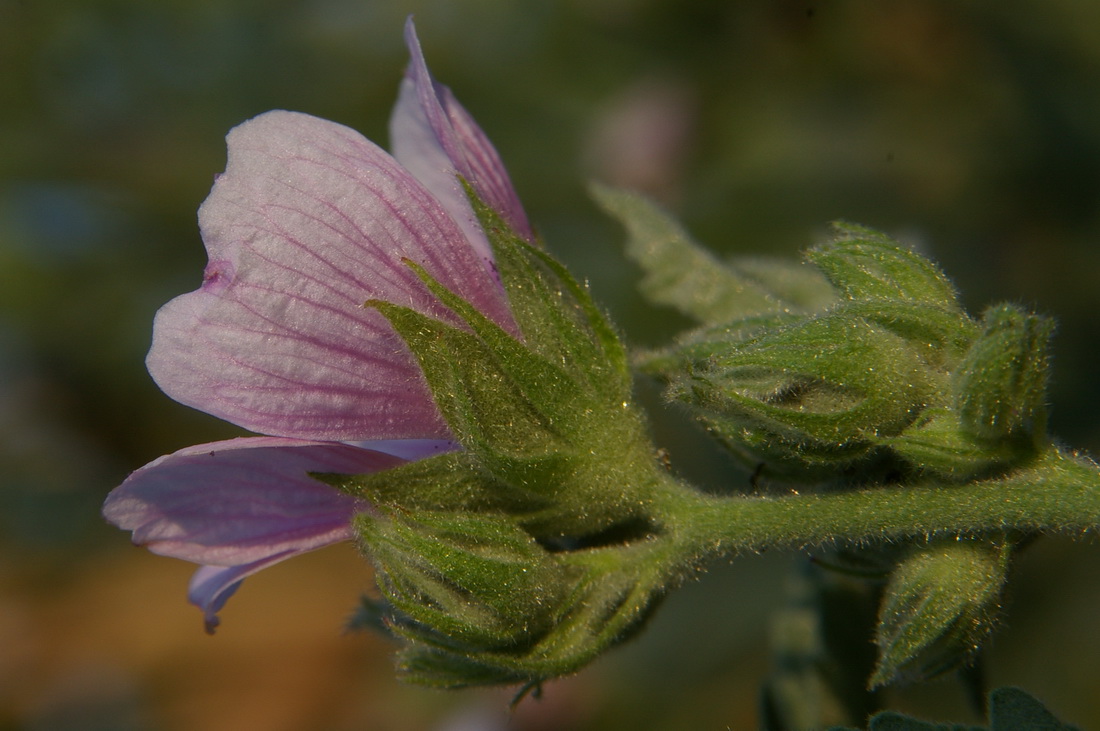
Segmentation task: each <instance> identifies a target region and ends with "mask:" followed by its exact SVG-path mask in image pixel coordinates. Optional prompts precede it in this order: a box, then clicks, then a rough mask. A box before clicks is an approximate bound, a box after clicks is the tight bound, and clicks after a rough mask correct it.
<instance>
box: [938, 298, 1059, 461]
mask: <svg viewBox="0 0 1100 731" xmlns="http://www.w3.org/2000/svg"><path fill="white" fill-rule="evenodd" d="M982 324H983V325H984V329H983V331H982V333H981V335H980V336H979V337H978V338H977V340H976V341H975V342H974V344H973V345H972V346H971V348H970V351H969V352H968V353H967V354H966V357H965V358H964V359H963V362H962V363H961V364H960V366H959V368H958V370H957V372H956V374H955V381H954V385H955V401H956V404H957V408H958V412H959V419H960V422H961V425H962V429H963V430H964V431H965V432H966V433H967V434H969V435H971V436H972V437H973V438H974V439H976V440H979V441H981V442H983V443H998V442H1006V441H1010V440H1011V441H1017V442H1024V443H1027V442H1034V441H1035V440H1038V439H1041V438H1042V437H1044V436H1045V432H1046V386H1047V377H1048V376H1047V374H1048V371H1049V368H1050V356H1049V353H1048V343H1049V341H1050V336H1051V334H1052V333H1053V330H1054V323H1053V321H1051V320H1050V319H1049V318H1046V317H1040V316H1039V315H1033V314H1029V313H1026V312H1024V311H1022V310H1021V309H1020V308H1018V307H1015V306H1013V305H1007V304H1005V305H997V306H995V307H991V308H990V309H988V310H987V311H986V312H985V315H984V317H983V318H982Z"/></svg>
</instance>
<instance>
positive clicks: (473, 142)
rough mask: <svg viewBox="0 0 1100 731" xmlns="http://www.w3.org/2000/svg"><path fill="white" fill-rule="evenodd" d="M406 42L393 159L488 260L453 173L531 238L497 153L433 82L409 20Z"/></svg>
mask: <svg viewBox="0 0 1100 731" xmlns="http://www.w3.org/2000/svg"><path fill="white" fill-rule="evenodd" d="M405 42H406V44H407V45H408V47H409V53H410V54H411V56H412V59H411V61H410V63H409V69H408V72H407V73H406V76H405V79H404V80H403V81H402V82H401V90H400V93H399V94H398V98H397V105H396V106H395V107H394V110H393V116H392V117H391V118H390V146H391V147H392V149H393V154H394V157H396V158H397V159H398V161H399V162H400V163H401V164H402V165H404V166H405V167H406V168H408V169H409V170H410V171H411V172H412V173H413V175H415V176H416V177H417V178H418V179H419V180H420V181H421V182H422V183H424V185H426V186H427V187H428V189H429V190H431V191H432V192H433V193H434V194H435V195H436V197H437V198H439V200H440V201H441V202H442V203H443V205H444V206H445V207H446V208H447V210H448V211H450V212H451V215H452V216H454V218H455V220H457V221H458V222H459V225H461V226H462V228H463V231H465V232H466V235H467V237H468V238H469V240H470V241H471V242H472V243H473V244H474V245H475V246H477V247H478V248H479V250H480V251H481V253H482V256H483V257H485V259H486V261H492V254H491V253H490V248H489V244H488V241H487V240H486V238H485V234H484V233H483V232H482V230H481V226H480V225H479V224H478V222H477V219H476V218H475V216H474V212H473V209H472V208H471V207H470V202H469V199H468V198H467V196H466V191H465V190H463V188H462V185H461V184H460V183H459V181H458V178H457V177H456V174H457V175H461V176H462V177H463V178H465V180H466V181H467V182H468V183H469V184H470V185H471V186H472V187H473V189H474V191H475V192H476V193H477V194H478V196H479V197H480V198H481V199H482V201H484V202H485V203H486V205H488V206H489V207H490V208H492V209H493V210H495V211H496V212H497V213H499V214H500V215H501V217H502V218H503V219H504V220H505V221H506V222H507V223H508V224H509V225H510V226H511V227H512V228H513V229H514V230H515V232H516V233H518V234H520V235H521V236H523V237H525V238H527V239H528V240H533V239H534V236H533V234H532V232H531V225H530V224H529V223H528V221H527V214H526V213H524V211H523V206H522V205H521V204H520V201H519V196H518V195H517V194H516V191H515V189H514V188H513V187H512V181H511V179H510V178H509V177H508V171H507V170H506V169H505V167H504V164H503V163H502V162H501V160H500V156H499V155H498V154H497V151H496V149H495V148H494V147H493V145H492V143H491V142H490V141H489V138H488V137H486V135H485V133H484V132H482V131H481V128H480V127H479V126H478V125H477V122H475V121H474V118H473V117H471V116H470V114H469V112H467V111H466V110H465V109H464V108H463V107H462V105H461V104H459V102H458V100H457V99H456V98H455V96H454V94H452V93H451V90H450V89H448V88H447V87H446V86H443V85H442V84H437V83H435V82H434V81H433V80H432V77H431V74H430V73H429V72H428V67H427V65H426V64H425V62H424V55H423V53H422V52H421V50H420V42H419V41H418V40H417V38H416V29H415V28H414V27H413V22H412V18H410V19H409V20H408V22H407V23H406V25H405Z"/></svg>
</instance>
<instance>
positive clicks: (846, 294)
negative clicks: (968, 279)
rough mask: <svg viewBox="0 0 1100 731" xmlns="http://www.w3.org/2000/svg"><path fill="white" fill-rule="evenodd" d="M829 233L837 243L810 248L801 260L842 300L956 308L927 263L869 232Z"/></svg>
mask: <svg viewBox="0 0 1100 731" xmlns="http://www.w3.org/2000/svg"><path fill="white" fill-rule="evenodd" d="M834 229H835V230H836V232H837V239H836V240H835V241H834V242H832V243H830V244H826V245H824V246H819V247H817V248H814V249H811V250H810V251H809V252H808V253H807V258H809V260H810V261H811V262H813V264H814V265H816V266H817V267H818V268H819V269H820V270H821V271H822V272H823V273H824V274H825V276H826V278H827V279H828V280H829V281H830V282H831V283H832V284H833V286H834V287H835V288H836V290H837V293H838V294H839V295H840V296H841V297H842V298H844V299H884V300H900V301H905V302H919V303H924V304H929V305H934V306H937V307H949V308H954V307H957V306H958V302H957V295H956V293H955V287H954V286H953V285H952V284H951V282H950V281H949V280H948V279H947V277H946V276H944V274H943V272H941V271H940V270H939V268H938V267H936V265H934V264H933V263H932V262H930V261H929V260H928V259H925V258H924V257H922V256H920V255H919V254H916V253H914V252H913V251H910V250H909V249H907V248H905V247H903V246H901V245H899V244H898V243H897V242H896V241H894V240H893V239H891V238H890V237H889V236H887V235H885V234H883V233H879V232H878V231H875V230H873V229H869V228H865V227H863V226H857V225H854V224H850V223H837V224H834Z"/></svg>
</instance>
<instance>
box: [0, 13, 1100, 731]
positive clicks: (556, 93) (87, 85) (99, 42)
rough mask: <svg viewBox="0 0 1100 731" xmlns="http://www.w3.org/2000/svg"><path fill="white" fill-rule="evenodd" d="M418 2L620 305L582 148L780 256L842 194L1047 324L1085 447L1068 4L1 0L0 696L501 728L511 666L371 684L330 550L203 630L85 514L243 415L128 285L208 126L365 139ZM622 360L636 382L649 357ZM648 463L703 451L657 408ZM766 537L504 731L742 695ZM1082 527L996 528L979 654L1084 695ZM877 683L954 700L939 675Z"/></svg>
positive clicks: (157, 724) (1075, 436) (410, 725)
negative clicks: (1004, 597) (325, 125)
mask: <svg viewBox="0 0 1100 731" xmlns="http://www.w3.org/2000/svg"><path fill="white" fill-rule="evenodd" d="M409 13H415V14H416V18H417V25H418V29H419V32H420V37H421V42H422V44H423V46H424V49H425V53H426V55H427V58H428V62H429V64H430V65H431V67H432V70H433V72H434V73H435V74H436V76H437V77H438V78H439V79H440V80H442V81H443V82H444V83H447V84H448V85H450V86H451V87H452V88H453V89H454V91H455V92H456V94H457V95H458V96H459V98H460V99H461V100H462V101H463V103H464V104H465V106H466V107H467V108H468V109H469V110H470V111H471V112H472V113H473V114H474V115H475V116H476V117H477V119H478V120H479V122H480V123H481V124H482V126H483V127H484V128H485V129H486V131H487V132H488V133H489V135H490V137H492V139H493V140H494V141H495V143H496V145H497V147H498V148H499V150H500V152H501V154H502V156H503V157H504V159H505V161H506V163H507V164H508V166H509V168H510V170H511V172H512V175H513V179H514V182H515V184H516V187H517V188H518V190H519V192H520V194H521V196H522V198H523V199H524V202H525V205H526V206H527V210H528V213H529V215H530V217H531V219H532V220H533V221H534V222H536V224H537V226H538V227H539V229H540V230H541V233H542V234H543V236H544V237H545V239H546V240H547V242H548V244H549V246H550V247H551V248H552V249H553V251H554V252H555V253H556V254H558V255H559V256H560V257H561V258H562V259H563V260H564V261H565V262H566V263H567V264H568V265H569V266H570V267H571V268H572V269H573V271H574V272H575V273H576V274H578V275H579V276H582V277H586V278H588V279H589V280H590V282H591V284H592V286H593V288H594V291H595V293H596V296H597V298H598V299H599V300H600V301H601V302H602V303H603V304H604V305H606V306H607V307H608V308H609V309H610V310H611V312H612V313H613V315H614V317H615V318H616V320H617V321H618V323H619V324H620V325H621V326H622V328H623V329H624V331H625V332H626V335H627V337H628V339H629V341H630V342H631V343H633V344H637V345H650V344H656V343H659V342H661V341H663V340H664V339H666V338H668V337H669V336H670V335H671V334H673V333H674V332H676V331H677V330H678V329H679V328H680V327H682V326H683V325H685V323H684V322H682V321H680V320H678V319H677V318H676V317H675V316H674V315H672V314H670V313H667V312H661V311H659V310H656V309H653V308H651V307H649V306H648V305H646V304H645V303H644V302H642V300H641V299H640V298H639V297H638V296H637V294H636V293H635V292H634V290H633V283H634V281H635V280H636V278H637V272H636V271H635V270H634V269H633V268H632V266H631V265H629V264H627V263H626V262H625V261H624V260H623V258H622V256H621V253H620V242H621V240H622V233H621V231H620V230H619V229H618V228H617V227H616V225H615V224H613V223H612V222H611V221H609V220H608V219H606V218H604V217H603V216H602V215H601V214H600V213H599V212H598V211H597V210H596V209H595V207H594V206H593V205H592V204H591V202H590V201H589V200H588V198H587V196H586V193H585V185H586V181H588V180H590V179H593V178H598V179H601V180H604V181H606V182H610V183H613V184H618V185H623V186H628V187H633V188H636V189H639V190H642V191H644V192H646V193H648V194H650V195H651V196H653V197H655V198H657V199H658V200H660V201H661V202H662V203H664V204H665V205H666V206H667V207H668V208H669V209H671V210H672V211H674V212H675V213H676V214H678V215H679V216H681V217H682V219H683V220H684V221H685V223H686V225H687V226H688V228H689V229H690V230H692V231H693V232H694V234H695V235H696V236H697V238H698V239H699V240H701V241H702V242H704V243H706V244H707V245H709V246H711V247H713V248H714V249H715V250H717V251H719V252H721V253H723V254H737V253H780V254H788V253H789V254H792V255H795V254H797V252H798V251H799V250H800V249H802V248H804V247H806V246H809V245H811V244H813V243H814V242H815V241H817V240H819V238H820V237H821V236H823V235H824V232H825V231H826V226H827V223H828V222H829V221H831V220H834V219H838V218H844V219H848V220H853V221H857V222H860V223H863V224H866V225H869V226H873V227H876V228H879V229H883V230H886V231H888V232H890V233H892V234H894V235H896V236H899V237H901V238H902V239H904V240H906V241H909V242H912V243H914V244H916V245H919V246H921V247H922V248H923V250H924V251H925V252H927V253H929V254H930V255H932V256H933V257H934V258H936V259H937V260H939V261H940V263H941V264H942V265H943V266H944V268H945V269H946V271H947V272H948V273H949V274H950V275H951V276H953V277H954V278H955V281H956V282H957V283H958V285H959V286H960V288H961V290H962V292H963V294H964V297H965V300H966V303H967V306H968V307H970V308H971V309H972V311H974V312H975V313H977V312H980V311H981V309H982V308H983V307H984V306H985V305H986V304H988V303H990V302H992V301H996V300H1012V301H1016V302H1020V303H1024V304H1026V305H1028V306H1033V307H1035V308H1037V309H1038V310H1039V311H1041V312H1043V313H1046V314H1049V315H1052V316H1054V317H1056V318H1057V320H1058V322H1059V330H1058V333H1057V336H1056V340H1055V343H1054V349H1055V356H1056V357H1055V366H1056V367H1055V375H1054V382H1053V384H1052V388H1051V396H1050V399H1051V403H1052V407H1053V412H1052V413H1053V416H1052V429H1053V431H1054V432H1055V433H1056V434H1058V435H1059V436H1060V437H1061V438H1062V439H1063V440H1064V441H1065V442H1066V443H1068V444H1071V445H1073V446H1076V447H1080V448H1083V449H1085V450H1087V451H1089V452H1091V453H1092V454H1094V455H1096V454H1100V418H1097V410H1098V406H1100V379H1098V378H1097V376H1096V373H1097V369H1096V367H1095V363H1096V360H1097V355H1096V345H1097V343H1098V342H1100V317H1098V315H1097V313H1098V312H1100V246H1098V243H1100V4H1096V3H1089V2H1081V0H1047V1H1046V2H1042V3H1039V2H1024V1H1022V0H1004V1H1002V2H998V3H984V2H968V1H965V0H964V1H956V2H947V1H946V0H943V1H942V2H938V1H936V0H898V1H897V2H892V3H868V2H862V1H858V0H816V1H815V0H746V1H744V2H737V3H730V2H726V0H675V1H673V0H559V1H554V0H528V1H526V2H522V3H519V2H506V0H407V1H403V2H398V1H394V2H382V0H158V1H157V2H151V1H149V2H144V1H142V0H34V1H33V2H32V1H31V0H0V729H31V730H35V731H38V730H41V731H47V730H49V731H54V730H61V729H66V730H67V729H82V730H83V729H155V730H161V729H163V730H165V731H176V730H184V729H206V730H210V731H218V730H220V729H234V730H235V731H239V730H241V729H244V730H246V731H247V730H249V729H270V730H275V731H281V730H286V731H297V730H298V729H334V730H343V729H386V730H393V731H403V730H405V729H410V730H412V729H440V730H458V729H462V730H464V731H474V730H475V729H485V730H489V729H498V728H504V725H503V724H504V723H505V706H506V703H507V701H508V700H509V698H510V692H509V691H485V692H482V691H471V692H458V693H443V692H435V691H428V690H423V689H419V688H415V687H408V686H403V685H401V684H400V683H398V682H397V681H396V680H395V679H394V677H393V672H392V667H391V664H390V653H391V651H392V647H391V646H390V645H389V644H388V643H387V642H386V641H385V640H384V639H382V638H379V637H374V636H371V635H365V634H364V635H351V634H347V633H344V632H343V631H342V628H343V625H344V622H345V620H346V618H347V617H348V615H349V614H350V612H351V611H352V609H353V606H354V604H355V602H356V600H357V597H358V596H359V595H360V594H361V593H363V592H365V591H369V590H370V588H371V584H372V582H371V576H370V572H369V568H368V567H367V565H366V564H365V563H364V562H363V561H361V560H360V559H359V558H358V557H357V556H356V555H355V553H354V551H353V549H352V548H350V547H348V546H345V547H338V548H333V549H327V550H325V551H321V552H318V553H315V554H311V555H309V556H306V557H303V558H301V559H296V560H294V561H291V562H289V563H286V564H283V565H280V566H279V567H277V568H275V569H272V570H270V571H267V572H264V573H263V574H261V575H259V576H257V577H254V578H252V579H249V580H248V582H246V583H245V585H244V588H243V589H242V590H241V591H240V592H239V593H238V594H237V596H236V597H235V598H234V599H233V601H232V602H230V604H229V606H228V608H227V609H226V610H225V611H224V613H223V615H222V616H223V625H222V628H221V629H220V630H219V632H218V634H217V635H216V636H214V637H208V636H206V635H204V634H203V632H202V628H201V617H200V615H199V613H198V611H197V610H195V609H194V608H193V607H191V606H189V605H188V604H186V602H185V590H186V582H187V578H188V576H189V575H190V572H191V570H192V567H191V566H190V565H188V564H185V563H182V562H179V561H174V560H171V559H165V558H158V557H155V556H152V555H150V554H148V553H147V552H145V551H142V550H137V549H134V548H132V547H131V546H130V545H129V540H128V536H127V535H126V534H124V533H122V532H120V531H117V530H115V529H113V528H110V527H109V526H106V525H105V524H104V523H103V522H102V520H101V518H100V517H99V506H100V504H101V502H102V500H103V498H104V496H105V495H106V494H107V492H108V491H109V490H110V489H111V488H112V487H113V486H115V485H116V484H118V483H119V482H120V481H121V480H122V479H123V478H124V477H125V475H126V474H127V473H128V472H129V471H130V470H132V469H134V468H136V467H139V466H141V465H143V464H145V463H146V462H148V461H150V460H152V459H154V458H155V457H157V456H159V455H161V454H165V453H168V452H172V451H174V450H176V449H178V448H180V447H183V446H186V445H190V444H194V443H198V442H207V441H212V440H216V439H222V438H228V437H230V436H235V435H238V434H239V433H240V432H239V430H237V429H235V428H234V427H231V426H229V425H226V424H224V423H221V422H219V421H217V420H215V419H213V418H212V417H208V416H206V415H204V414H201V413H198V412H194V411H192V410H190V409H187V408H185V407H183V406H180V405H177V404H175V403H174V402H172V401H170V400H169V399H168V398H167V397H165V396H163V395H162V394H161V393H160V392H159V391H158V390H157V388H156V387H155V386H154V384H153V383H152V381H151V380H150V379H149V377H148V375H147V374H146V372H145V369H144V366H143V362H142V361H143V357H144V354H145V351H146V349H147V348H148V343H149V338H150V332H151V322H152V317H153V313H154V312H155V310H156V309H157V307H159V306H160V305H161V304H163V303H164V302H166V301H167V300H168V299H170V298H171V297H173V296H174V295H176V294H179V293H182V292H185V291H189V290H192V289H194V288H196V287H197V286H198V284H199V281H200V276H201V272H202V268H203V266H204V264H205V255H204V252H203V248H202V243H201V241H200V239H199V234H198V229H197V225H196V222H195V211H196V209H197V208H198V205H199V204H200V203H201V202H202V200H203V198H204V197H205V196H206V194H207V192H208V190H209V188H210V185H211V182H212V179H213V176H214V175H215V174H216V173H217V172H219V171H221V170H222V169H223V168H224V164H225V147H224V140H223V138H224V135H225V133H226V132H227V131H228V130H229V128H230V127H232V126H233V125H235V124H237V123H239V122H241V121H243V120H245V119H247V118H249V117H251V116H253V115H255V114H258V113H260V112H263V111H265V110H268V109H272V108H286V109H294V110H299V111H304V112H309V113H311V114H314V115H318V116H321V117H326V118H329V119H333V120H336V121H339V122H342V123H344V124H347V125H350V126H352V127H355V128H357V129H359V130H361V131H362V132H363V133H364V134H366V135H367V136H368V137H370V138H372V139H374V140H376V141H379V142H381V143H383V144H384V143H385V141H386V136H387V135H386V120H387V118H388V115H389V111H390V108H391V105H392V103H393V100H394V97H395V94H396V88H397V84H398V81H399V79H400V78H401V75H402V73H403V69H404V66H405V63H406V60H407V57H406V52H405V49H404V46H403V43H402V36H401V33H402V25H403V22H404V19H405V17H406V16H407V15H408V14H409ZM643 388H644V385H643ZM655 431H656V432H657V438H658V441H659V442H660V443H662V444H664V445H665V446H667V447H668V448H669V450H670V452H671V455H672V459H673V462H674V464H675V465H676V466H677V467H679V468H681V469H683V470H684V471H686V472H689V473H691V474H692V475H693V476H694V477H695V478H696V479H698V480H699V481H701V482H703V483H707V482H712V483H715V484H717V483H720V481H721V479H722V477H721V471H722V470H723V469H724V468H725V467H726V465H725V464H724V463H723V462H722V461H721V460H720V459H718V458H717V457H715V455H714V454H713V453H712V452H711V451H710V449H709V447H708V445H707V444H706V442H705V439H704V438H703V437H702V436H701V435H699V434H698V433H697V432H694V431H691V430H688V429H685V428H684V426H683V424H681V423H678V422H676V420H675V418H670V417H668V416H667V415H659V414H658V415H657V416H655ZM795 560H796V558H795V557H794V556H790V555H767V556H748V557H742V558H739V559H737V560H735V561H733V562H731V563H730V564H729V565H722V566H717V567H715V568H714V570H713V571H712V572H710V573H709V574H708V575H706V576H704V577H702V579H701V580H700V581H699V582H697V583H695V584H692V585H690V586H688V587H686V588H685V589H684V590H682V591H681V592H679V593H678V594H676V595H675V596H674V597H673V598H672V599H671V600H670V601H669V602H668V603H667V604H666V606H665V607H664V608H663V609H662V611H661V612H660V613H659V614H658V615H657V618H656V619H655V621H654V622H653V623H652V624H651V628H650V630H649V631H648V632H647V633H645V634H644V635H643V636H642V637H641V638H640V639H639V640H636V641H634V642H633V643H631V644H630V645H629V646H627V647H625V648H622V649H619V650H617V651H615V652H614V653H612V654H610V655H609V656H608V657H606V658H605V659H603V660H601V661H599V662H598V663H596V664H595V665H593V666H592V667H590V668H588V669H586V670H585V671H584V672H582V673H581V674H580V675H579V676H577V677H575V678H570V679H566V680H564V681H560V682H556V683H552V684H550V685H548V686H547V688H546V693H545V696H544V698H543V699H542V700H541V701H538V702H534V701H526V702H525V703H524V704H523V705H522V706H521V707H520V709H519V712H518V713H517V715H516V716H515V717H514V718H513V719H512V720H511V722H510V723H511V727H513V728H517V729H620V728H622V729H627V728H629V729H688V728H690V729H751V728H754V727H755V724H756V721H755V718H756V709H755V704H756V694H757V687H758V684H759V681H760V680H761V678H762V677H764V676H765V675H766V674H767V672H768V671H769V660H768V651H767V635H768V627H769V624H768V617H769V612H770V611H771V610H772V609H773V608H775V607H776V606H778V605H779V604H780V603H781V602H782V600H783V591H784V581H785V575H786V574H787V569H788V568H789V567H790V566H791V564H792V563H793V562H794V561H795ZM1097 611H1100V547H1098V545H1097V540H1096V538H1095V536H1093V537H1090V538H1087V539H1084V540H1079V541H1072V540H1070V539H1068V538H1047V539H1043V540H1041V541H1039V542H1038V543H1037V544H1036V545H1035V546H1033V547H1032V548H1031V549H1030V550H1029V551H1028V552H1027V553H1026V554H1024V555H1023V557H1022V558H1021V561H1020V562H1019V565H1018V567H1017V571H1016V576H1015V581H1014V582H1013V583H1012V584H1011V590H1010V602H1009V604H1008V608H1007V615H1006V619H1007V621H1006V623H1005V625H1004V626H1003V627H1002V629H1001V631H1000V632H999V633H998V635H997V636H996V638H995V641H994V642H993V644H992V647H991V649H990V651H989V653H988V655H989V657H988V659H989V674H990V681H991V683H992V684H993V685H1004V684H1014V685H1020V686H1022V687H1024V688H1026V689H1028V690H1029V691H1031V692H1033V693H1035V694H1036V695H1038V696H1039V697H1040V698H1041V699H1043V700H1044V701H1045V702H1046V703H1047V704H1048V705H1049V706H1050V707H1051V708H1052V709H1053V710H1054V711H1055V712H1056V713H1058V714H1059V715H1060V716H1061V717H1062V718H1063V720H1066V721H1070V722H1073V723H1076V724H1079V725H1081V726H1082V727H1097V728H1100V697H1098V696H1097V694H1096V688H1097V687H1098V683H1100V632H1098V631H1097V629H1096V621H1095V620H1096V616H1097ZM890 703H891V704H892V705H894V706H895V707H898V708H902V709H906V710H910V711H914V712H918V713H921V714H923V715H924V716H926V717H929V718H934V719H937V720H941V721H946V720H955V721H959V722H974V720H975V719H974V717H973V716H971V715H969V712H968V711H967V709H966V707H965V704H964V703H963V700H962V693H961V691H960V690H959V688H958V687H957V685H956V684H954V683H953V682H951V681H943V682H938V683H934V684H930V685H926V686H922V687H918V688H912V689H906V690H901V691H896V692H893V694H892V696H891V698H890Z"/></svg>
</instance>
